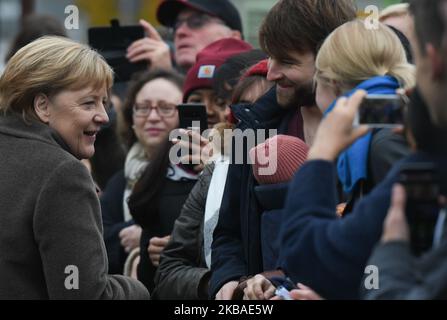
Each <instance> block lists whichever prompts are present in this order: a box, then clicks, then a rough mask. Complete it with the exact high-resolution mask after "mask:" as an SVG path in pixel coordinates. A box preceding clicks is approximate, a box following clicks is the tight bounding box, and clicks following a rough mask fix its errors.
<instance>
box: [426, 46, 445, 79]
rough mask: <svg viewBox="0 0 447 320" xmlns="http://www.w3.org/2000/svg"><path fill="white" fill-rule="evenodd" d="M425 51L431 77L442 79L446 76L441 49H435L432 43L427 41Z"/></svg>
mask: <svg viewBox="0 0 447 320" xmlns="http://www.w3.org/2000/svg"><path fill="white" fill-rule="evenodd" d="M425 51H426V52H427V57H428V61H429V63H430V69H431V70H430V71H431V73H432V79H433V80H441V79H443V78H444V77H445V76H446V75H445V73H446V61H445V58H444V56H443V55H442V53H441V50H438V49H436V48H435V47H434V46H433V44H431V43H427V45H426V46H425Z"/></svg>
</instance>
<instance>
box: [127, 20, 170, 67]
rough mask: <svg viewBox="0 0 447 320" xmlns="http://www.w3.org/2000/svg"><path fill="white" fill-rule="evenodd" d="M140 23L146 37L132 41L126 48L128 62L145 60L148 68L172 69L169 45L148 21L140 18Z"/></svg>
mask: <svg viewBox="0 0 447 320" xmlns="http://www.w3.org/2000/svg"><path fill="white" fill-rule="evenodd" d="M140 25H141V26H142V27H143V28H144V31H145V32H146V37H145V38H143V39H140V40H137V41H134V42H133V43H132V44H131V45H130V46H129V48H127V55H126V57H127V59H129V61H130V62H140V61H146V62H147V63H148V65H149V68H162V69H168V70H170V69H172V62H171V53H170V50H169V46H168V45H167V44H166V43H165V42H164V41H163V39H162V38H161V36H160V34H159V33H158V32H157V30H155V28H154V27H153V26H152V25H151V24H150V23H149V22H147V21H145V20H140Z"/></svg>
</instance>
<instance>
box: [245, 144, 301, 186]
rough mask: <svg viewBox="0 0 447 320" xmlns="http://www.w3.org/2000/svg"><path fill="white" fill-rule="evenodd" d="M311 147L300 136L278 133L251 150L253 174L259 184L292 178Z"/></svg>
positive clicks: (285, 180) (286, 180)
mask: <svg viewBox="0 0 447 320" xmlns="http://www.w3.org/2000/svg"><path fill="white" fill-rule="evenodd" d="M308 151H309V147H308V146H307V144H306V143H304V141H302V140H301V139H299V138H296V137H292V136H286V135H277V136H274V137H273V138H270V139H267V140H266V141H265V142H264V143H261V144H259V145H258V146H256V147H254V148H252V149H251V150H250V159H251V161H252V163H253V165H252V167H253V174H254V176H255V179H256V181H258V183H259V184H277V183H284V182H288V181H290V180H292V178H293V176H294V174H295V173H296V172H297V170H298V169H299V168H300V167H301V166H302V165H303V163H304V162H305V161H306V159H307V152H308Z"/></svg>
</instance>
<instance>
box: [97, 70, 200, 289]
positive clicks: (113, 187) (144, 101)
mask: <svg viewBox="0 0 447 320" xmlns="http://www.w3.org/2000/svg"><path fill="white" fill-rule="evenodd" d="M182 86H183V77H182V76H181V75H179V74H177V73H175V72H173V71H165V70H155V71H152V72H144V73H142V74H140V75H139V76H137V77H136V78H135V79H134V80H133V83H132V84H131V85H130V87H129V93H128V96H127V99H126V101H125V104H124V106H123V114H122V119H120V122H119V123H120V129H119V131H120V132H121V136H122V138H123V140H124V143H125V144H126V145H127V147H128V148H129V152H128V154H127V157H126V162H125V167H124V171H121V172H119V173H118V174H116V175H115V176H114V177H113V178H112V179H111V180H110V182H109V184H108V185H107V187H106V189H105V190H104V193H103V195H102V197H101V207H102V211H103V223H104V238H105V242H106V246H107V251H108V255H109V267H110V272H111V273H122V272H123V267H124V263H125V260H126V257H127V255H128V254H129V253H130V252H131V251H132V250H135V249H137V250H138V249H139V248H141V255H140V256H141V264H142V265H144V266H145V267H141V268H140V271H139V273H138V275H139V279H140V280H141V281H142V282H143V283H144V284H145V285H146V286H147V287H148V288H151V286H152V279H153V273H154V272H155V269H156V267H157V266H158V257H159V251H160V250H161V249H162V248H163V247H164V244H165V243H167V241H168V239H169V237H168V235H169V234H170V233H171V228H172V225H173V223H174V220H175V219H176V218H177V216H178V213H179V212H180V209H181V206H182V205H183V202H184V201H185V199H186V197H187V195H188V194H189V191H190V189H191V188H192V186H193V185H194V183H195V181H196V179H197V177H196V174H194V173H190V172H186V171H184V170H183V169H182V168H180V167H179V166H176V165H173V164H171V163H170V162H169V158H168V156H169V148H170V147H171V143H170V142H169V133H170V132H171V131H172V130H174V129H176V128H177V127H178V124H179V117H178V111H177V105H178V104H179V103H181V102H182ZM137 182H140V183H137ZM135 190H136V192H137V194H140V195H141V201H139V202H138V206H136V207H137V208H138V209H137V210H136V211H135V212H133V211H132V210H129V206H128V199H129V196H130V195H131V194H132V193H133V192H134V191H135ZM142 233H143V236H142ZM150 241H152V243H153V244H154V245H153V246H152V247H151V253H149V252H148V247H149V242H150ZM133 256H135V255H133Z"/></svg>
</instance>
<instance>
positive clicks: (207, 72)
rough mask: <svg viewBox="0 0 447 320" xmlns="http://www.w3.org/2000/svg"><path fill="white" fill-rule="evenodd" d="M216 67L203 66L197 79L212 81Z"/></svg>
mask: <svg viewBox="0 0 447 320" xmlns="http://www.w3.org/2000/svg"><path fill="white" fill-rule="evenodd" d="M215 69H216V66H201V67H200V69H199V74H198V75H197V77H198V78H199V79H212V78H213V76H214V70H215Z"/></svg>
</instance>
